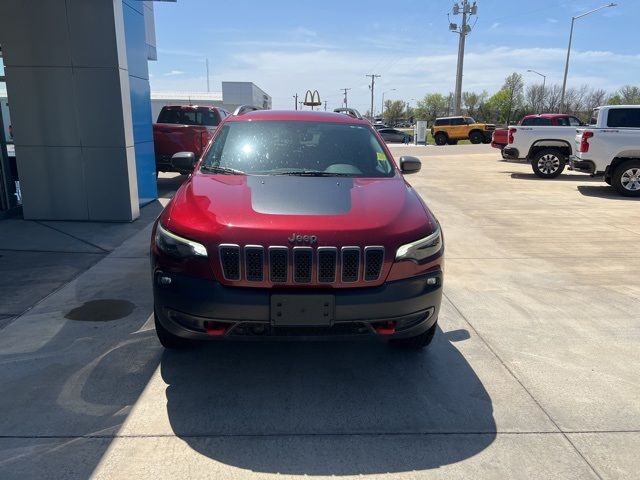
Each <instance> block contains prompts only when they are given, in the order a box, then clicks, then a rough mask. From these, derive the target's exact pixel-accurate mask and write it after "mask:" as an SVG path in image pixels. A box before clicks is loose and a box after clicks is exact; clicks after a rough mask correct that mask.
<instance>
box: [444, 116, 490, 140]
mask: <svg viewBox="0 0 640 480" xmlns="http://www.w3.org/2000/svg"><path fill="white" fill-rule="evenodd" d="M495 129H496V126H495V125H493V124H488V123H478V122H476V121H475V120H474V119H473V118H471V117H443V118H436V120H435V122H434V123H433V125H432V126H431V135H433V139H434V141H435V142H436V145H447V144H449V145H455V144H456V143H458V141H459V140H467V139H468V140H469V141H470V142H471V143H490V142H491V134H492V133H493V131H494V130H495Z"/></svg>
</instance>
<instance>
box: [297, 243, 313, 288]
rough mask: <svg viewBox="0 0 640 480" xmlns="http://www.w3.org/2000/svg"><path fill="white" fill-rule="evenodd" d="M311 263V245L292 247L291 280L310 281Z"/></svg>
mask: <svg viewBox="0 0 640 480" xmlns="http://www.w3.org/2000/svg"><path fill="white" fill-rule="evenodd" d="M312 263H313V249H312V248H311V247H294V248H293V281H294V282H296V283H310V282H311V266H312Z"/></svg>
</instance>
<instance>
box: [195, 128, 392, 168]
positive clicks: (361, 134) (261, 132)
mask: <svg viewBox="0 0 640 480" xmlns="http://www.w3.org/2000/svg"><path fill="white" fill-rule="evenodd" d="M201 171H202V172H204V173H210V172H213V173H226V174H241V173H244V174H249V175H250V174H254V175H317V176H350V177H392V176H394V175H395V171H394V169H393V166H392V164H391V161H390V160H389V158H387V155H386V153H385V152H384V150H383V149H382V146H381V145H380V142H378V139H377V138H376V136H375V135H374V134H373V132H372V131H371V130H370V128H368V127H366V126H364V125H347V124H338V123H324V122H323V123H315V122H289V121H258V122H230V123H227V124H225V125H223V126H222V127H221V131H220V133H219V135H218V136H217V137H216V139H215V140H214V142H213V144H212V145H211V148H210V149H209V151H208V152H207V154H206V156H205V159H204V161H203V163H202V167H201Z"/></svg>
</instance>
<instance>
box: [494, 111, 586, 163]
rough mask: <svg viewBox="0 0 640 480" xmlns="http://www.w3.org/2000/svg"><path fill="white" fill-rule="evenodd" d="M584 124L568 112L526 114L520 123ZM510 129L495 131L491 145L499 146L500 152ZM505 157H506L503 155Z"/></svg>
mask: <svg viewBox="0 0 640 480" xmlns="http://www.w3.org/2000/svg"><path fill="white" fill-rule="evenodd" d="M576 122H577V125H583V123H582V122H581V121H580V120H579V119H578V118H576V117H575V116H573V115H567V114H566V113H540V114H538V115H525V116H524V117H523V118H522V120H520V121H519V122H518V125H524V126H537V127H566V126H570V125H574V124H576ZM508 133H509V129H508V128H499V129H496V130H494V131H493V136H492V138H491V146H492V147H493V148H499V149H500V152H502V149H503V148H504V147H506V146H507V144H508V143H509V142H508V139H507V136H508ZM503 158H504V157H503Z"/></svg>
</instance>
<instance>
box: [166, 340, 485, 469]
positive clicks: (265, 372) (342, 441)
mask: <svg viewBox="0 0 640 480" xmlns="http://www.w3.org/2000/svg"><path fill="white" fill-rule="evenodd" d="M466 338H468V332H466V333H465V332H464V331H456V332H450V333H449V334H443V333H442V332H441V331H438V333H437V334H436V337H435V339H434V342H433V343H432V345H431V347H430V348H429V349H427V350H426V351H424V352H405V351H398V350H394V349H390V348H388V347H387V346H386V345H384V344H380V343H377V342H373V343H360V342H357V343H356V342H349V343H347V342H331V343H327V342H313V343H308V342H280V343H273V342H265V343H255V342H251V343H249V342H246V343H240V342H238V343H220V344H211V345H207V346H205V347H203V348H201V349H199V350H195V351H190V352H165V353H164V354H163V356H162V360H161V372H162V377H163V379H164V381H165V382H166V383H167V384H168V387H167V390H166V395H167V409H168V416H169V420H170V422H171V426H172V429H173V431H174V432H175V434H176V436H178V437H180V438H182V440H184V441H185V442H187V443H188V444H189V445H190V446H191V448H193V449H194V450H196V451H198V452H199V453H201V454H203V455H206V456H208V457H210V458H212V459H215V460H216V461H219V462H223V463H225V464H228V465H232V466H235V467H239V468H243V469H248V470H251V471H255V472H269V473H282V474H309V475H353V474H374V473H386V472H404V471H412V470H424V469H431V468H437V467H439V466H441V465H446V464H450V463H454V462H458V461H460V460H463V459H466V458H469V457H471V456H473V455H476V454H477V453H478V452H480V451H482V450H484V449H485V448H487V446H489V445H490V444H491V443H492V442H493V440H494V439H495V436H496V425H495V421H494V418H493V407H492V402H491V398H490V397H489V395H488V394H487V392H486V390H485V388H484V386H483V385H482V383H481V381H480V379H479V378H478V377H477V375H476V374H475V372H474V371H473V369H472V368H471V366H470V365H469V363H467V361H466V360H465V358H464V357H463V356H462V354H461V353H460V352H459V351H458V350H457V349H456V348H455V347H454V346H453V344H452V343H451V341H460V340H464V339H466ZM427 434H434V435H427ZM465 434H467V435H465ZM468 434H471V435H468Z"/></svg>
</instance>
